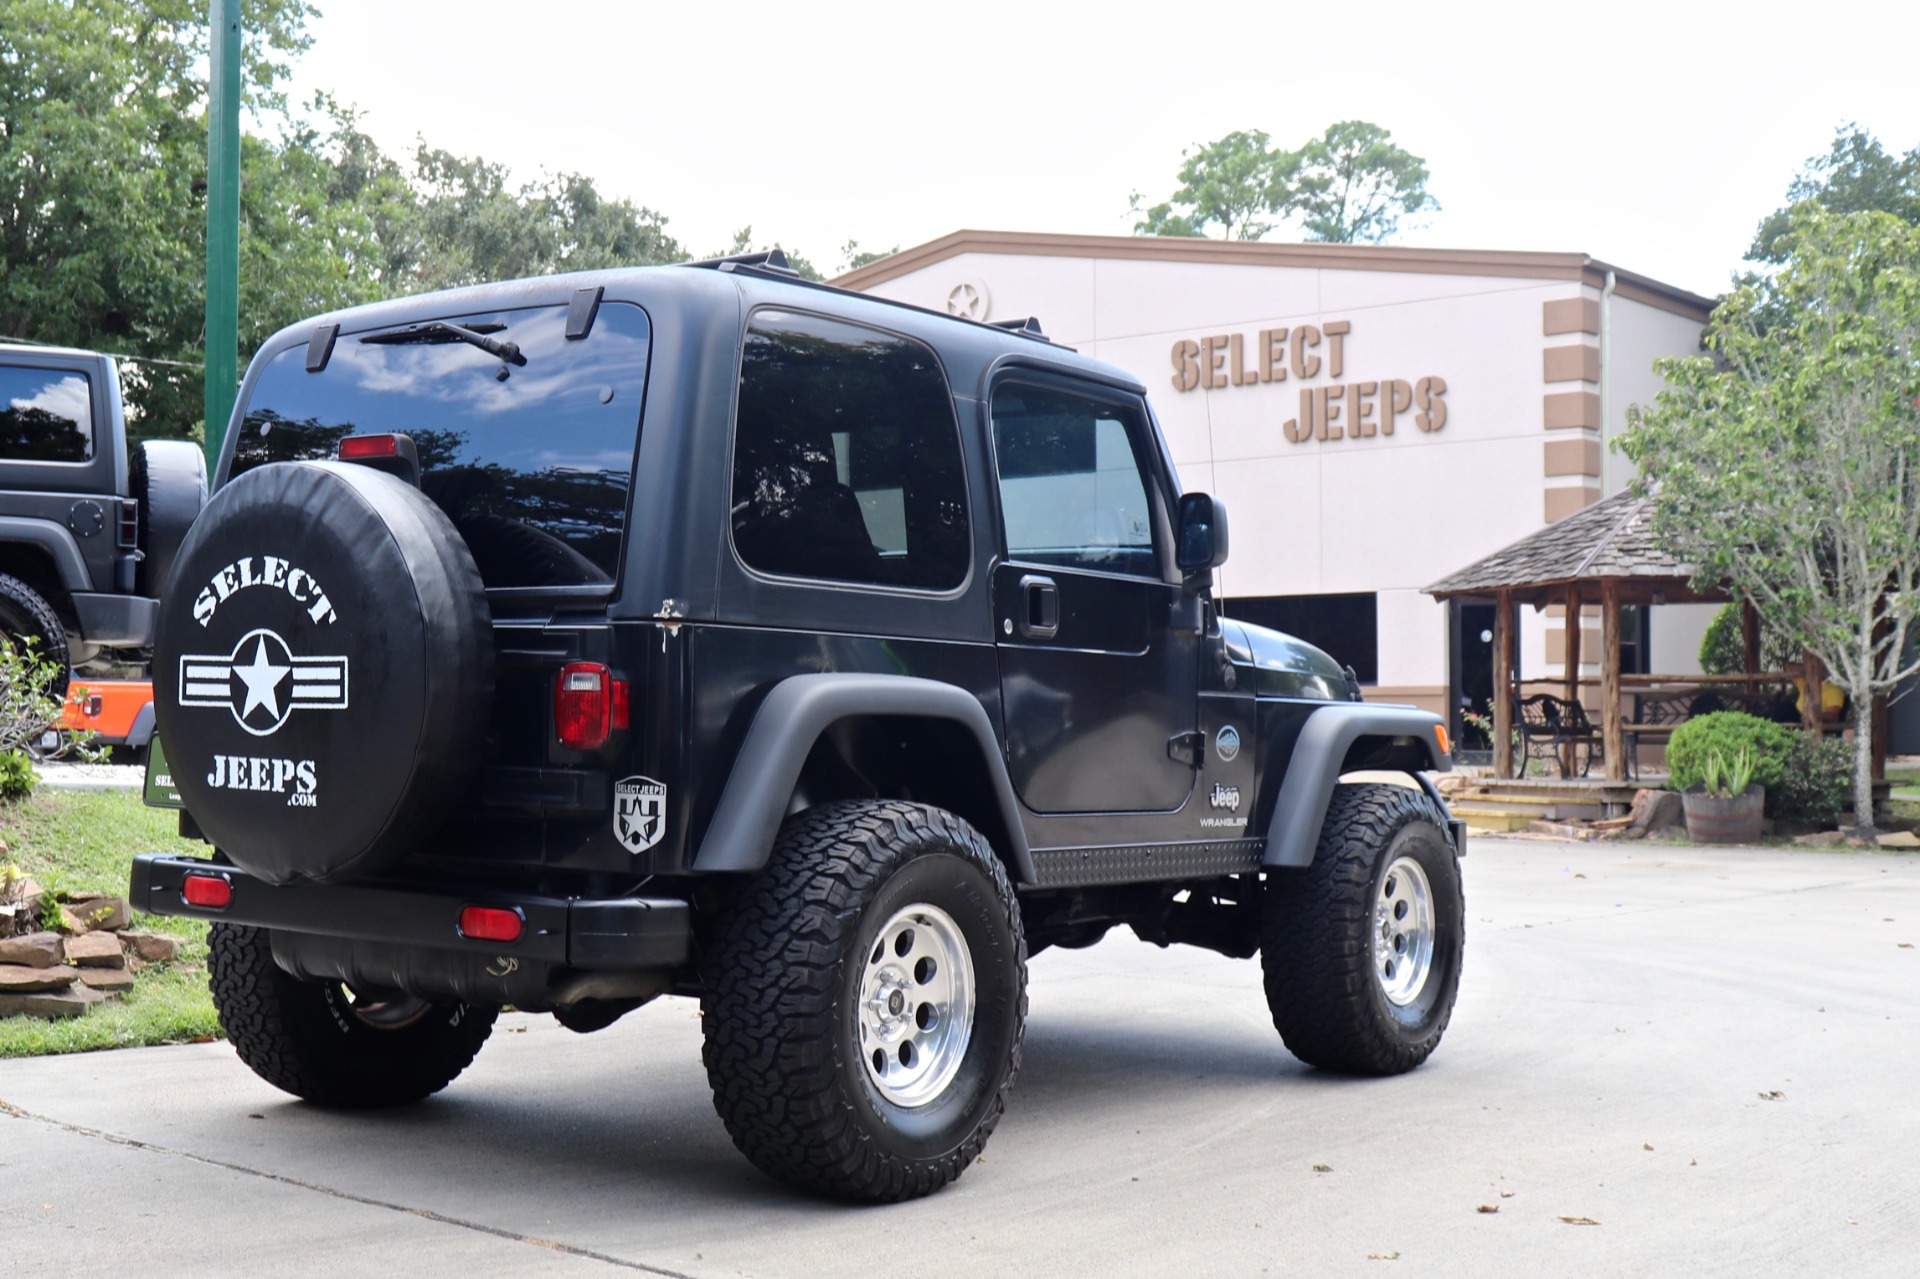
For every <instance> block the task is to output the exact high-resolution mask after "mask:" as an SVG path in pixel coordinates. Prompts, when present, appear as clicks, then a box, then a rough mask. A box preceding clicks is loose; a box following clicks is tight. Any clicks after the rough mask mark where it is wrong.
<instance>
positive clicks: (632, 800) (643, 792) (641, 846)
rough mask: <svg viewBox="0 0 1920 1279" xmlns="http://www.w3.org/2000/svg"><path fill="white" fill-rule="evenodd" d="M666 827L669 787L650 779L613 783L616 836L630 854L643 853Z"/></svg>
mask: <svg viewBox="0 0 1920 1279" xmlns="http://www.w3.org/2000/svg"><path fill="white" fill-rule="evenodd" d="M666 828H667V787H666V784H665V783H664V782H656V781H654V780H653V779H652V778H651V777H623V778H621V779H620V780H619V781H617V782H615V783H614V784H613V835H614V838H615V839H618V840H619V841H620V842H621V844H623V845H624V846H625V847H626V850H627V851H628V852H630V853H635V854H638V853H644V852H646V851H647V850H648V849H649V848H652V847H653V846H654V845H655V844H657V843H659V842H660V836H661V835H663V834H665V833H666Z"/></svg>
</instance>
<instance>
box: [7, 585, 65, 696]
mask: <svg viewBox="0 0 1920 1279" xmlns="http://www.w3.org/2000/svg"><path fill="white" fill-rule="evenodd" d="M0 635H5V636H6V637H7V638H8V639H10V640H13V641H14V642H15V643H16V644H18V643H19V642H20V641H22V640H34V641H36V643H35V644H34V646H33V650H34V653H35V655H37V656H39V657H42V658H49V659H51V660H52V661H53V663H54V664H55V665H56V666H58V667H59V668H60V673H59V675H58V677H57V678H55V680H54V682H53V683H52V684H50V685H48V688H47V691H48V692H49V693H51V694H52V695H53V696H55V697H65V696H66V695H67V685H68V684H69V683H70V682H71V677H72V674H73V668H72V666H71V665H70V663H69V658H70V656H71V651H70V650H69V649H68V647H67V628H66V626H65V625H64V624H63V623H62V622H61V621H60V615H59V614H58V613H56V612H54V611H53V606H52V605H51V604H48V603H47V602H46V600H44V599H42V598H41V597H40V593H39V592H38V591H36V590H34V589H33V588H32V587H31V586H28V585H27V584H26V583H25V582H23V581H21V580H20V579H19V578H17V577H9V576H8V575H7V574H5V573H0Z"/></svg>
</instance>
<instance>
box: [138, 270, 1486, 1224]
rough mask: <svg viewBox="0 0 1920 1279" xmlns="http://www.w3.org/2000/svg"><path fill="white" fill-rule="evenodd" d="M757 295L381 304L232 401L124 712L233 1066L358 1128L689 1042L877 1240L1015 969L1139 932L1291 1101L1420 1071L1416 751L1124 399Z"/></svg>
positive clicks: (912, 322) (296, 339) (941, 1132)
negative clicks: (677, 1036) (660, 1030)
mask: <svg viewBox="0 0 1920 1279" xmlns="http://www.w3.org/2000/svg"><path fill="white" fill-rule="evenodd" d="M783 267H784V263H783V261H782V260H780V259H777V258H768V257H766V256H764V255H763V256H758V257H749V258H736V259H729V260H721V261H717V262H709V263H699V264H693V265H691V266H688V267H664V268H653V269H646V270H630V271H614V272H606V273H599V274H592V275H576V276H569V277H550V278H546V279H537V280H526V281H519V282H515V283H510V284H501V285H496V286H489V287H483V288H475V289H467V290H462V291H458V292H450V293H440V294H433V295H429V296H424V297H417V298H409V299H406V300H403V301H397V302H391V303H385V304H381V305H377V306H369V307H362V308H357V309H354V310H351V311H343V312H339V313H336V314H333V315H328V316H324V317H321V318H320V319H318V320H315V321H313V322H311V323H308V324H304V325H301V326H298V327H296V328H293V329H289V330H287V331H285V332H283V333H281V334H280V335H278V336H277V337H275V338H274V339H273V340H272V341H271V342H269V343H268V344H267V345H266V346H265V347H264V348H263V349H262V350H261V352H260V354H259V356H258V357H257V358H256V359H255V360H254V361H253V364H252V367H251V368H250V369H249V370H248V373H247V378H246V384H245V387H244V389H243V391H242V394H241V398H240V406H239V408H238V409H237V410H236V413H235V418H234V424H233V428H232V431H231V433H230V435H229V437H228V439H227V443H226V448H225V452H224V454H223V456H222V458H221V460H220V463H219V466H218V468H217V471H216V474H215V492H214V494H213V497H212V498H211V500H210V501H209V503H208V505H207V507H206V510H205V512H204V513H203V514H202V515H201V517H200V519H199V520H198V521H197V522H196V523H195V524H194V526H193V528H192V531H191V532H190V534H189V535H188V537H187V540H186V544H185V545H184V547H183V548H182V550H181V552H180V559H179V563H178V567H177V571H176V572H175V574H174V578H173V583H172V585H171V586H170V587H169V589H168V591H167V593H166V596H165V599H164V601H163V604H162V607H161V613H160V620H159V636H158V643H157V648H156V660H155V668H154V683H155V700H156V702H157V704H158V707H159V732H160V740H161V743H162V746H163V747H164V750H165V755H166V759H167V761H169V762H170V764H171V769H172V777H173V781H174V783H175V785H177V787H178V792H179V795H180V797H181V799H182V801H183V802H184V809H183V811H182V813H181V824H182V827H183V829H184V830H185V831H186V832H187V833H189V834H195V835H199V836H200V837H201V838H204V839H205V840H207V841H208V842H209V843H211V844H212V845H213V847H214V852H213V855H212V857H211V858H209V859H206V860H197V859H190V858H180V857H163V856H145V857H141V858H139V859H138V860H137V862H136V863H135V867H134V871H133V894H134V901H135V902H136V903H137V904H138V905H139V906H140V907H141V908H143V909H146V910H149V911H153V912H156V913H160V914H177V915H192V916H197V917H200V918H205V919H208V920H211V921H215V926H214V928H213V932H212V940H211V947H212V957H211V965H210V966H211V971H212V985H213V992H214V999H215V1002H216V1004H217V1005H218V1008H219V1011H220V1016H221V1019H222V1022H223V1024H224V1025H225V1027H226V1029H227V1033H228V1035H229V1036H230V1037H231V1039H232V1041H233V1044H234V1046H235V1048H236V1049H237V1050H238V1051H239V1053H240V1056H241V1058H242V1059H243V1060H244V1061H245V1062H246V1063H247V1064H248V1065H249V1066H251V1067H252V1068H253V1069H254V1070H255V1071H256V1072H258V1073H259V1074H260V1075H261V1076H263V1077H264V1078H266V1079H267V1080H268V1081H269V1082H271V1083H273V1084H275V1085H277V1086H278V1087H280V1088H283V1089H286V1090H287V1091H289V1092H292V1093H294V1094H296V1095H298V1096H301V1097H304V1098H306V1099H308V1100H310V1101H313V1102H317V1103H320V1104H322V1105H330V1106H347V1107H374V1106H387V1105H394V1104H398V1103H404V1102H411V1101H415V1100H418V1099H419V1098H422V1097H425V1096H426V1095H428V1094H429V1093H432V1092H434V1091H436V1090H438V1089H439V1088H441V1087H443V1086H445V1085H446V1084H447V1083H448V1082H449V1081H450V1080H451V1079H453V1077H454V1076H455V1075H457V1074H459V1073H460V1071H461V1070H462V1069H463V1068H464V1067H465V1066H466V1065H467V1063H468V1062H469V1061H470V1060H471V1059H472V1058H473V1055H474V1054H475V1052H476V1051H477V1050H478V1049H479V1047H480V1045H481V1042H482V1041H483V1040H485V1039H486V1037H487V1034H488V1031H489V1030H490V1028H491V1027H492V1025H493V1021H494V1016H495V1013H496V1011H497V1010H498V1009H499V1008H500V1007H501V1006H503V1005H512V1006H514V1007H516V1008H520V1009H526V1010H547V1011H551V1012H552V1013H553V1014H554V1016H556V1017H557V1018H558V1019H559V1020H560V1021H561V1023H562V1024H564V1025H566V1026H569V1027H571V1028H573V1029H575V1030H581V1031H589V1030H595V1029H598V1028H600V1027H603V1026H606V1025H607V1024H609V1023H611V1022H612V1021H613V1020H614V1019H615V1018H617V1017H619V1016H621V1015H622V1014H624V1013H626V1012H629V1011H631V1010H633V1009H635V1008H638V1007H639V1006H640V1005H642V1004H644V1003H645V1002H647V1001H648V1000H650V999H652V998H654V997H656V996H659V995H664V994H678V995H687V996H694V997H698V998H699V999H700V1000H701V1005H702V1008H703V1011H704V1034H705V1041H706V1049H705V1058H706V1067H707V1072H708V1075H709V1077H710V1079H711V1081H712V1084H713V1091H714V1101H715V1105H716V1106H717V1108H718V1110H719V1112H720V1116H721V1118H722V1119H723V1120H724V1121H725V1123H726V1127H727V1130H728V1132H729V1133H730V1134H731V1135H732V1137H733V1139H734V1141H735V1142H736V1144H738V1146H739V1147H740V1149H741V1150H742V1151H743V1152H745V1154H746V1155H747V1157H748V1158H750V1159H751V1160H752V1161H753V1162H754V1163H756V1164H757V1165H759V1166H760V1167H761V1168H763V1169H765V1170H766V1171H767V1172H769V1173H771V1174H773V1175H774V1176H776V1177H780V1178H783V1179H785V1180H787V1181H789V1182H792V1183H794V1184H797V1185H799V1186H802V1187H806V1188H809V1189H812V1190H816V1191H821V1192H826V1193H829V1194H833V1195H838V1196H843V1197H847V1198H853V1199H879V1200H894V1199H904V1198H910V1197H913V1196H916V1195H922V1194H926V1193H929V1192H931V1191H933V1190H935V1189H937V1188H939V1187H940V1186H942V1185H944V1184H945V1183H947V1182H948V1181H951V1180H952V1179H953V1178H955V1177H957V1176H959V1175H960V1173H961V1171H962V1170H963V1169H964V1168H965V1167H966V1166H967V1164H968V1163H969V1162H970V1161H971V1160H972V1159H973V1158H974V1157H975V1156H976V1155H977V1154H979V1152H980V1150H981V1148H982V1146H983V1145H984V1144H985V1142H986V1139H987V1136H988V1134H989V1133H990V1132H991V1131H992V1129H993V1127H994V1125H995V1123H996V1122H997V1121H998V1120H999V1117H1000V1115H1001V1112H1002V1111H1003V1109H1004V1108H1005V1105H1006V1099H1007V1093H1008V1089H1009V1088H1010V1087H1011V1086H1012V1083H1013V1078H1014V1073H1015V1071H1016V1069H1017V1068H1018V1066H1019V1063H1020V1050H1021V1039H1022V1035H1023V1032H1024V1018H1025V1013H1026V962H1027V957H1028V956H1029V955H1031V954H1033V953H1035V952H1037V951H1039V950H1041V949H1043V948H1045V947H1047V946H1073V947H1080V946H1089V945H1092V944H1093V943H1095V942H1097V941H1099V940H1100V938H1101V937H1102V936H1103V935H1105V934H1106V932H1107V931H1108V930H1109V929H1111V928H1112V927H1114V926H1115V925H1116V924H1125V925H1127V926H1128V927H1130V928H1131V929H1132V930H1133V931H1134V932H1135V933H1136V934H1137V935H1138V936H1139V937H1141V938H1143V939H1145V940H1147V941H1150V942H1153V943H1156V944H1159V945H1166V944H1168V943H1171V942H1185V943H1190V944H1194V945H1199V946H1206V947H1210V948H1212V949H1215V950H1218V951H1222V952H1225V953H1226V954H1228V955H1233V956H1239V957H1251V956H1253V955H1255V954H1256V953H1257V954H1259V955H1260V956H1261V960H1262V965H1263V968H1264V971H1265V975H1266V990H1267V997H1268V1000H1269V1003H1270V1005H1271V1007H1272V1010H1273V1018H1274V1022H1275V1024H1276V1025H1277V1026H1278V1028H1279V1030H1280V1033H1281V1035H1282V1036H1283V1037H1284V1039H1285V1041H1286V1044H1287V1046H1288V1048H1290V1049H1291V1050H1292V1051H1293V1052H1294V1053H1295V1054H1297V1055H1298V1056H1299V1057H1301V1058H1303V1059H1304V1060H1306V1061H1308V1062H1310V1063H1313V1064H1315V1065H1318V1066H1322V1067H1326V1068H1329V1069H1332V1070H1338V1071H1348V1072H1356V1073H1360V1074H1374V1075H1378V1074H1392V1073H1396V1072H1400V1071H1404V1070H1408V1069H1410V1068H1412V1067H1413V1066H1415V1065H1417V1064H1419V1063H1420V1062H1421V1061H1422V1060H1424V1059H1425V1058H1426V1056H1427V1055H1428V1054H1429V1053H1430V1052H1432V1051H1433V1049H1434V1046H1435V1045H1436V1044H1437V1043H1438V1042H1439V1039H1440V1036H1441V1033H1442V1031H1443V1030H1444V1029H1445V1027H1446V1024H1447V1019H1448V1016H1449V1014H1450V1012H1451V1010H1452V1007H1453V1002H1454V995H1455V991H1456V989H1457V987H1458V983H1459V976H1460V959H1461V939H1462V918H1461V914H1462V905H1461V892H1460V877H1459V870H1458V866H1457V862H1456V859H1457V857H1458V856H1459V853H1460V851H1461V835H1462V830H1461V827H1460V826H1459V825H1458V824H1456V823H1454V822H1453V821H1451V820H1450V819H1449V817H1448V814H1447V811H1446V808H1445V806H1444V805H1443V804H1442V803H1441V800H1440V797H1439V795H1438V793H1437V792H1436V791H1435V789H1434V787H1433V785H1432V784H1431V782H1430V780H1429V779H1428V777H1427V776H1426V772H1427V771H1428V770H1434V769H1445V768H1446V767H1448V758H1447V753H1446V742H1445V738H1444V730H1442V728H1441V726H1440V723H1439V721H1438V720H1437V719H1436V718H1435V717H1434V716H1431V715H1428V714H1425V713H1423V712H1420V711H1416V710H1411V709H1405V708H1397V707H1384V706H1375V705H1367V704H1365V703H1363V702H1361V700H1360V696H1359V691H1358V687H1357V685H1356V683H1355V681H1354V679H1353V677H1352V675H1351V674H1350V673H1349V672H1346V671H1343V670H1342V669H1341V667H1339V666H1338V665H1336V664H1335V663H1334V661H1332V660H1331V659H1330V658H1328V657H1327V656H1325V655H1324V654H1322V653H1320V652H1319V651H1317V650H1315V649H1313V648H1310V647H1308V646H1306V645H1304V644H1301V643H1298V642H1296V641H1294V640H1291V639H1289V638H1287V637H1286V636H1284V635H1279V634H1276V633H1274V632H1271V631H1267V630H1262V629H1260V628H1258V627H1255V626H1249V625H1245V624H1242V623H1239V622H1236V621H1233V620H1231V619H1227V618H1223V617H1222V616H1220V610H1219V608H1218V607H1217V606H1216V604H1215V603H1214V601H1213V600H1212V599H1211V597H1210V590H1211V582H1212V570H1213V568H1214V567H1215V566H1216V565H1218V564H1220V563H1221V562H1222V561H1223V560H1224V559H1225V557H1226V552H1227V529H1226V519H1225V514H1224V512H1223V510H1222V509H1221V505H1220V503H1218V502H1217V501H1214V500H1212V499H1210V498H1209V497H1208V496H1206V495H1205V494H1191V493H1190V494H1185V495H1183V494H1182V493H1181V491H1180V488H1179V485H1178V483H1177V481H1176V479H1175V475H1174V468H1173V466H1172V464H1171V462H1170V461H1169V458H1168V454H1167V451H1166V448H1165V446H1164V445H1163V443H1162V441H1161V438H1160V435H1159V432H1158V430H1157V427H1156V425H1155V422H1154V418H1153V413H1152V410H1151V409H1150V408H1149V406H1148V404H1147V400H1146V397H1145V394H1144V391H1143V388H1142V387H1141V386H1140V384H1139V383H1138V382H1136V381H1135V380H1134V379H1133V378H1132V377H1131V376H1129V375H1128V374H1126V373H1123V372H1121V371H1120V370H1118V369H1114V368H1110V367H1107V366H1105V365H1102V364H1100V363H1097V362H1095V361H1093V360H1090V359H1086V358H1084V357H1081V356H1078V355H1075V354H1074V353H1072V352H1070V351H1067V350H1063V349H1061V348H1059V347H1056V346H1053V345H1050V344H1049V343H1048V342H1047V340H1046V339H1045V338H1044V337H1043V336H1042V335H1041V333H1040V331H1039V327H1038V325H1037V324H1034V323H1033V322H1031V321H1028V322H1024V323H1022V324H1021V325H1019V326H1017V327H1015V326H993V325H986V324H978V323H974V322H971V321H967V320H961V319H955V318H952V317H949V316H945V315H937V314H933V313H931V312H927V311H923V310H919V309H916V308H913V307H909V306H903V305H898V304H895V303H890V302H885V301H880V300H876V299H872V298H867V297H863V296H860V295H857V294H853V293H848V292H845V291H841V290H837V289H834V288H831V287H826V286H821V285H812V284H806V283H802V282H800V281H798V280H797V279H796V278H794V277H793V275H792V273H791V272H789V271H787V270H785V269H783ZM1356 773H1359V774H1365V776H1363V777H1360V778H1354V777H1352V776H1350V775H1352V774H1356ZM1343 779H1344V780H1343Z"/></svg>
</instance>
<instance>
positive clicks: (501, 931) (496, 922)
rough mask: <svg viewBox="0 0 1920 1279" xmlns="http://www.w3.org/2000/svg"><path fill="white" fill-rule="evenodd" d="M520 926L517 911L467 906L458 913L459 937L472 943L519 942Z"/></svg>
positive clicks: (494, 907)
mask: <svg viewBox="0 0 1920 1279" xmlns="http://www.w3.org/2000/svg"><path fill="white" fill-rule="evenodd" d="M522 926H523V924H522V921H521V918H520V912H519V911H517V910H501V909H500V908H499V907H497V906H468V907H467V908H466V909H465V910H462V911H461V912H460V935H461V936H462V937H470V938H472V939H473V940H474V941H519V940H520V929H521V928H522Z"/></svg>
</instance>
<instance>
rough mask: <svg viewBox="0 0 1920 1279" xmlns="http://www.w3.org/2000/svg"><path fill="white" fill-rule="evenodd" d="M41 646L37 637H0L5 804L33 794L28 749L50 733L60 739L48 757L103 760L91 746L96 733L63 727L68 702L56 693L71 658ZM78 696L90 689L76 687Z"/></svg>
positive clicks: (1, 790) (1, 798)
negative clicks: (44, 650) (46, 651)
mask: <svg viewBox="0 0 1920 1279" xmlns="http://www.w3.org/2000/svg"><path fill="white" fill-rule="evenodd" d="M36 645H37V641H36V640H33V639H28V640H26V641H24V642H19V643H16V642H15V641H14V640H12V639H9V638H8V637H6V636H4V635H0V802H10V801H13V800H17V799H22V798H24V797H25V796H27V795H28V794H30V793H32V791H33V783H34V775H33V764H32V762H31V761H30V760H29V759H28V758H27V753H26V747H27V746H28V744H30V743H36V742H39V741H41V740H42V739H43V738H44V737H45V736H46V734H47V733H48V731H49V730H52V731H53V732H55V733H57V734H58V738H59V740H58V742H57V743H55V745H54V748H53V749H52V750H50V751H48V752H46V753H47V755H49V756H55V755H64V754H68V753H72V754H74V755H77V756H79V757H80V758H81V759H98V758H100V757H101V755H102V754H104V752H103V751H101V750H100V749H98V748H96V747H94V746H91V745H90V744H89V743H90V741H91V739H92V734H91V733H75V732H74V731H73V730H71V729H69V728H67V727H65V726H64V725H63V724H62V723H61V718H62V716H63V714H64V713H65V711H66V701H65V699H64V698H63V697H62V696H61V695H60V693H58V692H56V691H55V689H56V687H57V686H58V684H59V682H60V679H61V677H62V676H63V675H65V674H66V654H64V653H61V654H58V655H43V654H42V653H41V652H40V651H39V650H38V648H37V646H36ZM75 692H76V694H84V692H85V689H84V688H79V687H78V686H76V689H75Z"/></svg>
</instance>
